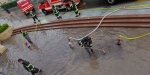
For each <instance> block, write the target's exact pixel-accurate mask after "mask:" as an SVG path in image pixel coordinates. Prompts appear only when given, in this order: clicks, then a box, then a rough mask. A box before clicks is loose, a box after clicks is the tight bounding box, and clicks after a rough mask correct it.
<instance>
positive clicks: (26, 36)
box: [20, 30, 33, 44]
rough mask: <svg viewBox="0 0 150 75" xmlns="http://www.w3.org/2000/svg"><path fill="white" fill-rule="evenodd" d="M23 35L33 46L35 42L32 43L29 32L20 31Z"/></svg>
mask: <svg viewBox="0 0 150 75" xmlns="http://www.w3.org/2000/svg"><path fill="white" fill-rule="evenodd" d="M20 33H21V35H22V38H25V39H26V40H27V41H28V42H29V43H30V44H33V42H32V41H31V39H30V37H29V35H28V32H26V31H22V30H21V31H20Z"/></svg>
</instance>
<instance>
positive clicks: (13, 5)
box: [1, 0, 17, 9]
mask: <svg viewBox="0 0 150 75" xmlns="http://www.w3.org/2000/svg"><path fill="white" fill-rule="evenodd" d="M15 6H17V1H16V0H15V1H11V2H8V3H5V4H2V5H1V8H4V7H6V8H7V9H9V8H12V7H15Z"/></svg>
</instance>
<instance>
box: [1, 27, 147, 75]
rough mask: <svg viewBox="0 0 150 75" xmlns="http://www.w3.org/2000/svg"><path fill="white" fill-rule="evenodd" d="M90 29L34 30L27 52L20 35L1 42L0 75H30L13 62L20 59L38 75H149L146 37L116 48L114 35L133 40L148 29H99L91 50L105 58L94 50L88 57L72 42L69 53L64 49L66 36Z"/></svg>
mask: <svg viewBox="0 0 150 75" xmlns="http://www.w3.org/2000/svg"><path fill="white" fill-rule="evenodd" d="M93 29H94V28H75V29H51V30H47V31H38V32H37V34H36V35H35V36H31V35H30V36H31V39H32V41H33V42H34V46H32V47H31V49H28V48H27V47H26V46H25V45H24V44H23V42H22V40H21V35H20V34H18V35H16V36H12V37H11V38H9V39H8V40H6V41H4V42H2V44H3V45H4V46H6V47H7V48H8V50H7V51H6V52H5V53H3V54H2V55H1V56H0V58H1V59H0V62H1V63H0V67H1V68H0V72H1V73H2V74H3V75H8V74H14V75H30V73H29V72H27V71H26V70H25V69H24V68H23V67H22V65H20V64H18V63H17V60H18V58H23V59H26V60H28V61H30V62H31V63H32V64H34V66H36V67H38V68H41V69H42V70H43V73H40V74H38V75H99V74H102V75H149V73H150V66H149V62H150V54H149V53H150V50H149V42H150V41H149V40H148V39H149V38H150V36H146V37H143V38H141V39H137V40H134V41H127V40H124V39H122V45H121V46H118V45H116V42H117V38H118V35H120V34H122V35H125V36H128V37H135V36H138V35H142V34H145V33H147V32H150V30H149V28H114V27H111V28H105V27H101V28H99V29H98V30H97V31H96V32H94V33H93V34H92V35H91V37H92V40H93V48H96V49H104V50H105V51H106V54H105V55H104V54H103V53H102V52H101V51H99V50H94V52H95V53H94V54H93V56H92V57H91V58H90V57H89V55H88V53H87V52H86V51H85V50H84V49H83V48H81V47H79V46H78V44H77V42H75V41H74V46H75V48H74V49H73V50H72V49H71V48H70V47H69V46H68V40H67V37H70V36H71V37H75V38H81V37H83V36H84V35H86V34H88V33H89V32H90V31H91V30H93Z"/></svg>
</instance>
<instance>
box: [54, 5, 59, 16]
mask: <svg viewBox="0 0 150 75" xmlns="http://www.w3.org/2000/svg"><path fill="white" fill-rule="evenodd" d="M53 13H54V14H58V13H59V11H58V7H56V6H54V8H53Z"/></svg>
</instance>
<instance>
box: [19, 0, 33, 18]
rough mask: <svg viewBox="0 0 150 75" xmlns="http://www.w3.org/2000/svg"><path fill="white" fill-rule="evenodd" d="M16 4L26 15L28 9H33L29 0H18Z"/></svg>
mask: <svg viewBox="0 0 150 75" xmlns="http://www.w3.org/2000/svg"><path fill="white" fill-rule="evenodd" d="M17 4H18V6H19V8H20V9H21V11H22V12H23V13H24V14H25V15H27V14H28V13H29V11H30V10H33V11H34V10H35V9H34V6H33V4H32V3H31V2H30V0H18V1H17Z"/></svg>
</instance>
